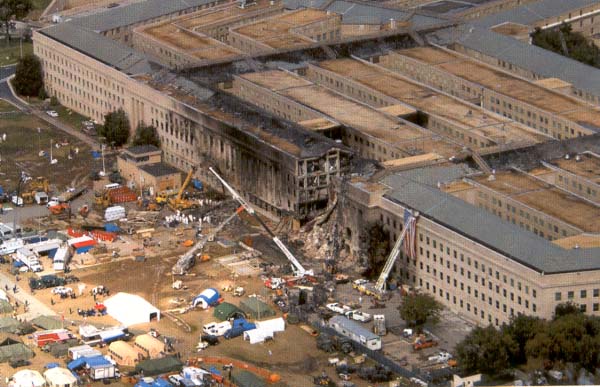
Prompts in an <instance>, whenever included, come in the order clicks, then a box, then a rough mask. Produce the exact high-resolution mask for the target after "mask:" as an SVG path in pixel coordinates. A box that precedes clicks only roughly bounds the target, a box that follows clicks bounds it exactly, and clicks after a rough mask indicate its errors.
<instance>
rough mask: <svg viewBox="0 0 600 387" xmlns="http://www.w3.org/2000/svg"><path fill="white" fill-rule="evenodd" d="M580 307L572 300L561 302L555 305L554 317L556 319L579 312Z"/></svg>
mask: <svg viewBox="0 0 600 387" xmlns="http://www.w3.org/2000/svg"><path fill="white" fill-rule="evenodd" d="M580 313H581V309H579V306H577V304H575V303H574V302H571V301H569V302H563V303H562V304H558V305H556V308H554V319H555V320H557V319H559V318H561V317H563V316H567V315H569V314H580Z"/></svg>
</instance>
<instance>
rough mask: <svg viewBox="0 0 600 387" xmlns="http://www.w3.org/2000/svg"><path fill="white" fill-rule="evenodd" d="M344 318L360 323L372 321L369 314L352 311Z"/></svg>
mask: <svg viewBox="0 0 600 387" xmlns="http://www.w3.org/2000/svg"><path fill="white" fill-rule="evenodd" d="M344 316H346V317H348V318H349V319H351V320H355V321H360V322H369V321H371V319H372V318H371V315H370V314H369V313H365V312H361V311H360V310H351V311H349V312H346V313H345V314H344Z"/></svg>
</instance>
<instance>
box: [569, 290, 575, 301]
mask: <svg viewBox="0 0 600 387" xmlns="http://www.w3.org/2000/svg"><path fill="white" fill-rule="evenodd" d="M567 298H568V299H569V300H572V299H573V298H575V292H574V291H569V292H568V293H567Z"/></svg>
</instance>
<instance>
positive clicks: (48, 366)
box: [44, 363, 58, 369]
mask: <svg viewBox="0 0 600 387" xmlns="http://www.w3.org/2000/svg"><path fill="white" fill-rule="evenodd" d="M44 367H46V368H47V369H50V368H56V367H58V363H48V364H46V365H45V366H44Z"/></svg>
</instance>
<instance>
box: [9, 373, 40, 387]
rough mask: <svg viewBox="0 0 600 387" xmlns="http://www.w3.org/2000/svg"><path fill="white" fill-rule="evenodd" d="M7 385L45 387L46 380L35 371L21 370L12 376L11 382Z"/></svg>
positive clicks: (13, 386)
mask: <svg viewBox="0 0 600 387" xmlns="http://www.w3.org/2000/svg"><path fill="white" fill-rule="evenodd" d="M8 385H9V386H10V387H45V386H46V380H45V379H44V378H43V377H42V375H41V374H40V373H39V372H37V371H33V370H21V371H19V372H17V373H15V374H14V375H13V377H12V381H11V382H10V383H9V384H8Z"/></svg>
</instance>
